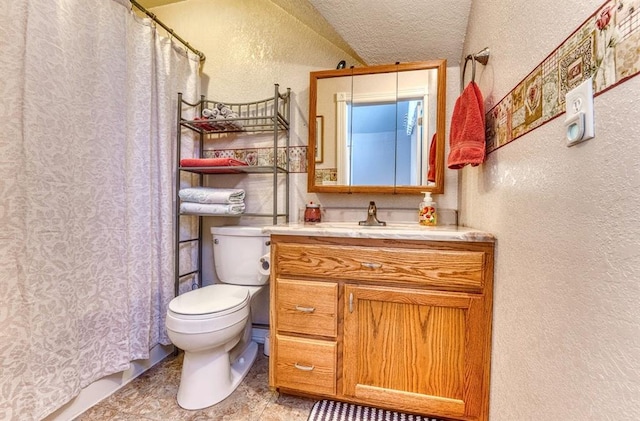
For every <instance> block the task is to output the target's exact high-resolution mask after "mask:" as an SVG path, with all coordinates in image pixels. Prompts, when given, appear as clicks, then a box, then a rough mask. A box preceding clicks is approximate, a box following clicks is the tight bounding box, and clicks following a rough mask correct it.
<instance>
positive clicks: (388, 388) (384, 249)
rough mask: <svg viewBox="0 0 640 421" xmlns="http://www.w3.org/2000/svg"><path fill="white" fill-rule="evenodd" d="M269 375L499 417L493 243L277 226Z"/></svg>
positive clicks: (351, 394)
mask: <svg viewBox="0 0 640 421" xmlns="http://www.w3.org/2000/svg"><path fill="white" fill-rule="evenodd" d="M271 253H272V256H271V260H272V281H271V294H272V295H271V297H272V312H271V340H272V351H271V358H270V385H271V386H272V387H275V388H278V389H280V390H281V391H283V392H285V393H292V394H302V395H307V396H317V397H330V398H334V399H338V400H343V401H348V402H355V403H359V404H364V405H372V406H377V407H383V408H390V409H395V410H401V411H406V412H411V413H419V414H424V415H431V416H439V417H445V418H451V419H457V420H486V419H487V417H488V398H489V369H490V364H489V360H490V347H491V313H492V311H491V309H492V289H493V243H492V242H473V241H472V242H461V241H423V240H391V239H370V238H366V239H357V238H338V237H314V236H295V235H272V237H271Z"/></svg>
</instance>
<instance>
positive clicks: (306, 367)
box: [293, 363, 316, 371]
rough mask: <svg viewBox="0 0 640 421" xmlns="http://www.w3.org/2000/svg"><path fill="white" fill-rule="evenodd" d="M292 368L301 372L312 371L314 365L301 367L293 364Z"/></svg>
mask: <svg viewBox="0 0 640 421" xmlns="http://www.w3.org/2000/svg"><path fill="white" fill-rule="evenodd" d="M293 366H294V367H295V368H297V369H298V370H301V371H312V370H313V369H314V368H316V366H314V365H302V364H298V363H295V364H294V365H293Z"/></svg>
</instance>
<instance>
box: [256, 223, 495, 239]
mask: <svg viewBox="0 0 640 421" xmlns="http://www.w3.org/2000/svg"><path fill="white" fill-rule="evenodd" d="M263 231H264V232H265V233H267V234H276V235H303V236H316V237H349V238H377V239H395V240H425V241H477V242H493V241H495V237H494V236H493V235H492V234H490V233H488V232H485V231H479V230H476V229H473V228H468V227H460V226H455V225H444V226H436V227H425V226H422V225H419V224H418V223H404V222H391V223H388V224H387V226H380V227H379V226H360V225H358V223H357V222H319V223H316V224H302V223H289V224H285V225H272V226H266V227H264V228H263Z"/></svg>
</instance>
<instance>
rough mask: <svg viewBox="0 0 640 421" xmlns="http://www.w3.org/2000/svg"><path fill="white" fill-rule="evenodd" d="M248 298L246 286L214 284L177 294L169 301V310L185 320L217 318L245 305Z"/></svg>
mask: <svg viewBox="0 0 640 421" xmlns="http://www.w3.org/2000/svg"><path fill="white" fill-rule="evenodd" d="M250 299H251V294H250V292H249V289H248V288H246V287H243V286H240V285H226V284H215V285H209V286H206V287H203V288H200V289H196V290H193V291H189V292H186V293H184V294H182V295H179V296H177V297H176V298H174V299H173V300H171V302H170V303H169V311H171V312H172V313H173V315H174V316H175V317H177V318H180V319H185V320H202V319H210V318H217V317H221V316H224V315H226V314H230V313H234V312H236V311H238V310H239V309H241V308H243V307H246V306H247V305H248V304H249V301H250Z"/></svg>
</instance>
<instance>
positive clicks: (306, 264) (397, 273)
mask: <svg viewBox="0 0 640 421" xmlns="http://www.w3.org/2000/svg"><path fill="white" fill-rule="evenodd" d="M276 259H277V262H276V265H277V268H278V273H279V274H280V275H285V276H312V277H322V278H325V279H326V278H333V279H352V280H365V281H380V280H384V281H385V282H387V283H389V282H391V283H394V282H401V283H409V284H422V285H425V286H431V287H436V288H441V289H445V288H446V289H454V290H461V291H480V290H482V288H483V286H484V283H485V280H484V277H485V273H484V266H485V259H486V253H485V252H483V251H462V250H460V251H458V250H437V249H421V248H388V247H381V248H376V247H359V246H338V245H307V244H297V243H280V244H278V253H277V254H276Z"/></svg>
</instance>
